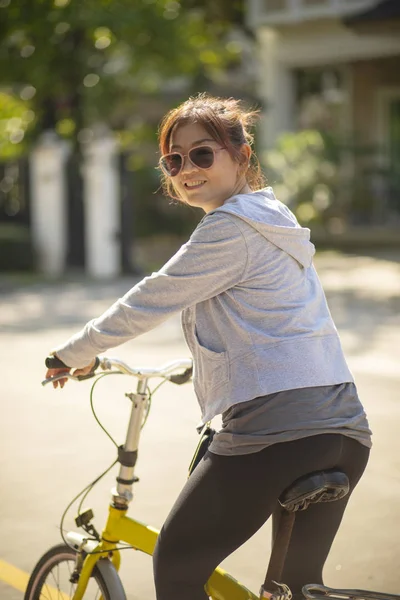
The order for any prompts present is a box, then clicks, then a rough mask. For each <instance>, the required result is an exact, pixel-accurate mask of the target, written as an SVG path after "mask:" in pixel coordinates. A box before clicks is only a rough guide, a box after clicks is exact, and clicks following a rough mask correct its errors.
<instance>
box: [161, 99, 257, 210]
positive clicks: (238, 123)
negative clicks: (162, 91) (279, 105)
mask: <svg viewBox="0 0 400 600" xmlns="http://www.w3.org/2000/svg"><path fill="white" fill-rule="evenodd" d="M258 113H259V111H258V110H249V111H246V110H244V109H243V108H242V107H241V106H240V101H239V100H235V99H234V98H216V97H213V96H209V95H208V94H207V93H201V94H198V95H197V96H194V97H191V98H189V99H188V100H186V102H183V104H180V105H179V106H178V107H177V108H174V109H172V110H170V111H169V112H168V113H167V114H166V115H165V117H164V118H163V120H162V121H161V123H160V128H159V132H158V139H159V147H160V152H161V154H162V155H163V154H168V152H169V151H170V149H169V147H170V141H171V136H172V133H173V130H174V129H175V128H176V127H178V126H179V125H184V124H187V123H198V124H200V125H201V126H202V127H204V129H205V130H206V131H207V132H208V133H209V134H210V135H211V137H212V138H213V139H214V140H215V141H216V142H219V143H220V144H221V145H222V146H224V147H225V148H226V149H227V150H228V152H229V154H230V155H231V157H232V159H233V160H236V161H237V162H238V163H243V158H244V157H243V154H242V153H241V151H240V149H241V147H242V145H243V144H249V145H250V146H251V145H252V143H253V140H254V137H253V135H252V134H251V133H250V131H249V128H251V127H252V126H253V125H254V123H255V121H256V119H257V117H258ZM243 166H245V168H246V181H247V183H248V184H249V186H250V188H251V189H252V190H256V189H260V188H262V187H264V186H265V185H266V179H265V177H264V175H263V173H262V171H261V167H260V163H259V161H258V158H257V156H256V155H255V154H254V152H252V154H251V158H250V162H249V164H247V162H246V165H243ZM162 186H163V191H164V193H165V195H167V196H170V197H171V198H175V199H177V198H176V195H174V193H175V190H174V186H173V183H172V181H171V179H170V178H169V177H167V176H166V175H164V174H162Z"/></svg>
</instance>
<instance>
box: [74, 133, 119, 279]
mask: <svg viewBox="0 0 400 600" xmlns="http://www.w3.org/2000/svg"><path fill="white" fill-rule="evenodd" d="M83 172H84V194H85V201H84V203H85V245H86V270H87V273H88V274H89V275H91V276H93V277H100V278H101V277H113V276H115V275H118V274H119V273H120V270H121V259H120V253H121V251H120V208H119V204H120V202H119V184H118V165H117V143H116V141H115V139H114V138H113V137H112V136H111V134H110V133H108V132H107V133H105V134H103V135H102V137H101V139H100V138H98V139H95V140H94V141H93V142H91V143H90V144H88V147H87V150H86V151H85V163H84V170H83Z"/></svg>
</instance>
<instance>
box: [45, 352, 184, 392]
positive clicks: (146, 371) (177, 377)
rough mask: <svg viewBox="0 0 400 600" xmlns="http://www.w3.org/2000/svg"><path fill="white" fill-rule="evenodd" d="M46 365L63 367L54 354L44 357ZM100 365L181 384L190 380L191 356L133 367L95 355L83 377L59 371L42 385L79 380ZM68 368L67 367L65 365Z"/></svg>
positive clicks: (85, 377) (119, 371) (113, 369)
mask: <svg viewBox="0 0 400 600" xmlns="http://www.w3.org/2000/svg"><path fill="white" fill-rule="evenodd" d="M45 363H46V366H47V367H48V368H53V369H55V368H62V367H63V366H64V367H65V366H66V365H64V363H63V362H62V361H61V360H60V359H58V358H57V357H55V356H48V357H47V358H46V361H45ZM98 367H100V368H101V369H102V370H103V371H112V372H114V373H120V374H122V375H131V376H133V377H136V378H137V379H151V378H153V377H162V378H164V379H168V380H169V381H171V382H172V383H176V384H177V385H182V384H183V383H186V382H187V381H189V380H190V378H191V376H192V372H193V361H192V359H191V358H183V359H180V360H179V359H178V360H174V361H171V362H168V363H165V364H164V365H162V366H161V367H159V368H158V369H155V368H145V367H138V368H133V367H130V366H129V365H128V364H126V363H125V362H123V361H122V360H120V359H119V358H113V357H107V356H99V357H97V360H96V364H95V367H94V369H93V371H92V372H91V373H90V374H89V375H86V376H84V377H81V376H76V375H72V374H71V373H60V374H59V375H55V376H53V377H49V378H48V379H45V380H44V381H42V385H43V386H44V385H47V384H48V383H52V382H53V381H59V380H60V379H72V380H74V381H81V380H82V379H87V378H89V377H93V376H95V375H96V369H97V368H98ZM67 368H68V367H67ZM178 369H185V371H184V372H183V373H175V374H174V371H177V370H178Z"/></svg>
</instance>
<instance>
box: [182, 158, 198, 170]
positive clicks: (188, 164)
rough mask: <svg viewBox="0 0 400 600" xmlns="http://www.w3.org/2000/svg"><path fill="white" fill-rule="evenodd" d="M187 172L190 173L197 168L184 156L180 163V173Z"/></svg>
mask: <svg viewBox="0 0 400 600" xmlns="http://www.w3.org/2000/svg"><path fill="white" fill-rule="evenodd" d="M185 171H186V172H188V173H191V172H192V171H197V167H196V166H195V165H194V164H193V163H191V162H190V160H189V157H188V156H184V157H183V163H182V171H181V172H182V173H183V172H185Z"/></svg>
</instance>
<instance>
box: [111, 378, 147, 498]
mask: <svg viewBox="0 0 400 600" xmlns="http://www.w3.org/2000/svg"><path fill="white" fill-rule="evenodd" d="M147 381H148V380H147V378H144V379H141V380H139V381H138V384H137V389H136V393H131V394H126V395H127V397H128V398H129V399H130V400H131V402H132V408H131V416H130V419H129V424H128V430H127V433H126V440H125V444H124V446H123V453H124V454H125V455H126V454H127V453H128V455H129V458H130V461H127V462H131V463H133V464H129V465H127V464H123V462H125V461H124V460H122V461H121V459H120V462H121V466H120V469H119V473H118V476H117V485H116V487H115V488H113V489H112V491H111V493H112V498H113V504H114V505H115V506H116V507H117V508H120V509H126V508H127V507H128V505H129V502H130V501H131V500H132V498H133V493H132V486H133V483H134V480H135V463H136V458H137V452H138V448H139V439H140V431H141V427H142V421H143V413H144V411H145V409H146V405H147V402H148V396H147V393H146V389H147Z"/></svg>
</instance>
